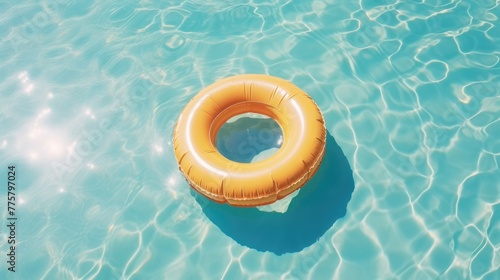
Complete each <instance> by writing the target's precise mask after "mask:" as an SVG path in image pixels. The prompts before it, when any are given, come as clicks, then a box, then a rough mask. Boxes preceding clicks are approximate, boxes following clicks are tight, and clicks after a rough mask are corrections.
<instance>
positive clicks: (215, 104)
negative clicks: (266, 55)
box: [174, 75, 326, 207]
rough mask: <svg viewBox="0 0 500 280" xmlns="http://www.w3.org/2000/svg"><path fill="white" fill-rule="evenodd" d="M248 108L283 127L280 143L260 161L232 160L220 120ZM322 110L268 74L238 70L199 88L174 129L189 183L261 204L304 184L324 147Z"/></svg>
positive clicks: (217, 197)
mask: <svg viewBox="0 0 500 280" xmlns="http://www.w3.org/2000/svg"><path fill="white" fill-rule="evenodd" d="M243 113H258V114H262V115H266V116H268V117H270V118H273V119H274V120H275V121H276V122H277V123H278V124H279V125H280V127H281V129H282V131H283V138H284V140H283V143H282V146H281V148H279V150H278V151H277V152H276V153H275V154H274V155H272V156H271V157H269V158H267V159H265V160H263V161H260V162H255V163H239V162H234V161H231V160H228V159H227V158H225V157H224V156H223V155H222V154H220V153H219V152H218V151H217V148H216V146H215V138H216V135H217V132H218V131H219V129H220V128H221V126H222V125H223V124H224V123H226V121H227V120H229V119H230V118H232V117H234V116H236V115H239V114H243ZM325 141H326V129H325V122H324V119H323V115H322V114H321V111H320V110H319V108H318V106H317V105H316V103H314V101H313V100H312V99H311V98H310V97H309V96H308V95H307V94H306V93H305V92H303V91H302V90H301V89H299V88H298V87H296V86H295V85H293V84H292V83H290V82H288V81H286V80H283V79H280V78H276V77H271V76H266V75H239V76H234V77H230V78H226V79H223V80H221V81H218V82H216V83H214V84H212V85H210V86H208V87H206V88H205V89H203V90H202V91H201V92H199V93H198V94H197V95H196V96H195V97H194V98H193V99H192V100H191V101H190V102H189V103H188V104H187V106H186V107H185V108H184V110H183V112H182V113H181V115H180V116H179V119H178V121H177V124H176V126H175V130H174V152H175V157H176V159H177V163H178V164H179V169H180V171H181V172H182V173H183V175H184V177H185V178H186V179H187V181H188V183H189V185H190V186H191V187H192V188H194V189H195V190H196V191H198V192H199V193H201V194H202V195H204V196H206V197H208V198H210V199H212V200H214V201H217V202H219V203H226V202H227V203H229V204H231V205H234V206H246V207H249V206H259V205H266V204H270V203H273V202H275V201H276V200H279V199H281V198H283V197H285V196H287V195H288V194H290V193H292V192H293V191H295V190H297V189H298V188H300V187H302V186H303V185H304V184H305V183H306V182H307V181H308V180H309V179H310V178H311V177H312V176H313V175H314V173H315V172H316V170H317V169H318V167H319V166H320V163H321V160H322V159H323V155H324V152H325Z"/></svg>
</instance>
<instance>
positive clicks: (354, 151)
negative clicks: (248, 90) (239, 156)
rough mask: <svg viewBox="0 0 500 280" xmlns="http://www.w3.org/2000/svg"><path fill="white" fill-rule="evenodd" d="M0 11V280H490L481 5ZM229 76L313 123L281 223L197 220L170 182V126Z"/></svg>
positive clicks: (198, 212) (485, 45)
mask: <svg viewBox="0 0 500 280" xmlns="http://www.w3.org/2000/svg"><path fill="white" fill-rule="evenodd" d="M0 11H2V12H1V13H0V62H1V63H0V163H1V164H0V168H1V171H0V173H1V174H2V175H1V176H0V178H1V179H0V180H2V181H1V183H0V185H1V186H2V188H3V189H2V191H0V198H1V199H0V201H2V202H1V204H0V208H1V214H2V215H1V217H2V220H3V221H2V222H3V226H2V231H1V232H2V239H1V240H0V252H1V256H2V257H1V258H2V260H1V263H2V266H1V272H0V278H2V279H405V280H406V279H419V280H420V279H485V280H486V279H488V280H490V279H500V272H499V270H500V172H499V163H500V140H499V139H500V120H499V118H500V97H499V96H500V87H499V86H500V64H499V59H500V25H499V24H498V22H499V21H498V20H499V19H498V18H499V16H500V6H499V2H498V1H488V0H481V1H452V0H448V1H446V0H442V1H440V0H433V1H414V0H411V1H398V0H396V1H377V2H375V1H338V0H324V1H321V0H315V1H298V0H287V1H281V0H275V1H260V0H252V1H244V2H240V1H229V0H218V1H196V0H194V1H147V0H144V1H76V0H44V1H32V0H23V1H17V2H15V3H14V2H12V1H0ZM242 73H264V74H270V75H274V76H278V77H281V78H284V79H287V80H290V81H291V82H293V83H294V84H296V85H297V86H299V87H300V88H302V89H303V90H304V91H306V92H307V93H309V94H310V95H311V96H312V97H313V99H314V100H315V101H316V102H317V104H318V105H319V107H320V108H321V110H322V112H323V114H324V117H325V120H326V127H327V130H328V137H329V138H328V141H327V146H328V147H327V155H326V156H325V158H327V161H326V162H325V163H323V165H322V168H323V169H322V170H321V171H318V172H319V175H318V176H317V177H315V178H314V179H313V180H312V181H311V182H310V183H309V184H308V185H306V186H305V187H304V188H303V189H302V190H301V192H300V193H299V194H298V195H297V197H295V198H294V199H293V200H292V202H291V204H290V207H289V208H288V211H287V212H286V213H277V212H264V211H259V210H258V209H234V208H230V207H225V206H223V205H222V206H221V205H216V204H214V203H211V202H208V201H206V200H205V199H204V198H201V197H199V196H197V195H196V194H195V193H194V192H192V191H191V190H190V189H189V187H188V185H187V183H186V182H185V181H184V179H183V178H182V176H181V174H180V173H179V171H178V169H177V165H176V162H175V158H174V155H173V150H172V146H171V145H172V140H171V135H172V129H173V125H174V122H175V121H176V119H177V117H178V115H179V114H180V112H181V110H182V108H183V106H184V105H185V104H186V103H187V102H188V101H189V99H190V98H192V97H193V96H194V95H195V94H196V93H197V92H198V91H199V90H201V89H202V88H203V87H205V86H207V85H209V84H211V83H213V82H215V81H216V80H219V79H221V78H223V77H227V76H231V75H236V74H242ZM344 155H345V157H344ZM9 165H15V166H16V170H17V175H16V184H17V189H16V196H17V197H16V199H17V203H18V205H17V206H16V207H17V208H16V215H17V218H18V220H17V221H16V222H17V227H16V229H17V233H16V242H17V243H16V245H17V247H16V248H17V251H16V254H17V263H16V272H15V273H12V272H10V271H8V270H7V267H8V265H7V264H6V260H7V253H8V246H9V244H8V243H7V242H8V240H9V239H8V234H9V233H8V231H7V224H8V222H7V221H8V220H7V218H8V212H7V167H8V166H9ZM351 171H352V173H351Z"/></svg>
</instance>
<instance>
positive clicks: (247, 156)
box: [215, 113, 283, 163]
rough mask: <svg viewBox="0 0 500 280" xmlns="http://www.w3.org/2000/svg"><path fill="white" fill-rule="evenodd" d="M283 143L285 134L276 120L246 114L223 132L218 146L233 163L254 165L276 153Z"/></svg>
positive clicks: (239, 116) (216, 139) (221, 130)
mask: <svg viewBox="0 0 500 280" xmlns="http://www.w3.org/2000/svg"><path fill="white" fill-rule="evenodd" d="M282 143H283V131H282V130H281V127H280V126H279V124H278V123H277V122H276V121H275V120H274V119H272V118H270V117H268V116H265V115H261V114H256V113H245V114H240V115H236V116H234V117H232V118H231V119H229V120H228V121H227V122H226V123H225V124H223V125H222V127H221V128H220V129H219V132H218V133H217V136H216V138H215V146H216V147H217V149H218V150H219V152H220V153H221V154H222V155H223V156H224V157H226V158H227V159H229V160H232V161H236V162H242V163H250V162H257V161H261V160H264V159H266V158H268V157H270V156H272V155H274V154H275V153H276V151H278V149H279V148H280V147H281V144H282Z"/></svg>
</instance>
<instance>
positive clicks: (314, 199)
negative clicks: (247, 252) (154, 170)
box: [192, 132, 354, 255]
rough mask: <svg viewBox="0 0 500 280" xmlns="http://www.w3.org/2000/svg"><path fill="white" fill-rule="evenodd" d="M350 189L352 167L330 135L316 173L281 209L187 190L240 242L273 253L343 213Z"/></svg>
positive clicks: (299, 243) (300, 245) (307, 241)
mask: <svg viewBox="0 0 500 280" xmlns="http://www.w3.org/2000/svg"><path fill="white" fill-rule="evenodd" d="M353 190H354V180H353V177H352V169H351V167H350V166H349V162H348V161H347V159H346V157H345V156H344V154H343V152H342V150H341V149H340V147H339V146H338V144H337V143H336V141H335V139H334V138H333V136H331V135H330V134H329V133H328V132H327V139H326V151H325V156H324V158H323V162H322V164H321V166H320V168H319V169H318V171H317V173H316V175H315V176H314V177H313V178H312V179H311V180H310V181H309V182H307V183H306V185H304V186H303V187H302V188H301V190H300V192H299V194H298V195H297V196H296V197H295V198H294V199H293V200H292V201H291V203H290V205H289V207H288V210H287V211H286V212H285V213H278V212H263V211H260V210H258V209H257V208H254V207H253V208H237V207H233V206H230V205H227V204H219V203H216V202H213V201H211V200H209V199H207V198H205V197H204V196H202V195H200V194H198V193H197V192H195V191H192V194H193V196H194V197H195V199H196V201H197V202H198V203H199V204H200V205H201V207H202V210H203V212H204V213H205V215H206V216H207V218H208V219H210V221H212V222H213V223H214V224H215V225H216V226H217V227H219V228H220V230H221V231H222V232H224V234H226V235H227V236H229V237H231V238H232V239H233V240H235V241H236V242H238V243H239V244H241V245H243V246H247V247H249V248H253V249H255V250H258V251H270V252H273V253H275V254H277V255H281V254H284V253H292V252H299V251H301V250H302V249H304V248H306V247H308V246H310V245H312V244H314V243H315V242H316V241H317V240H318V239H319V238H320V237H321V236H323V235H324V233H325V232H326V231H327V230H328V229H329V228H331V227H332V225H333V224H334V223H335V222H336V221H337V220H338V219H340V218H342V217H344V216H345V214H346V208H347V204H348V202H349V200H350V199H351V195H352V192H353Z"/></svg>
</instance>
